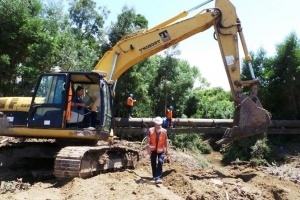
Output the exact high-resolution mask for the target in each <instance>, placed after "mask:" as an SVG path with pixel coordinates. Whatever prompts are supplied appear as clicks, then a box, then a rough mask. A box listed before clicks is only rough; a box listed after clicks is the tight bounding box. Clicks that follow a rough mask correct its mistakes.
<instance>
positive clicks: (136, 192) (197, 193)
mask: <svg viewBox="0 0 300 200" xmlns="http://www.w3.org/2000/svg"><path fill="white" fill-rule="evenodd" d="M221 159H222V155H221V154H219V153H218V152H213V153H212V154H208V155H197V156H195V155H193V154H191V153H189V152H182V151H179V150H176V149H171V150H170V157H169V161H170V162H168V163H165V164H164V167H163V169H164V173H163V183H162V184H159V185H156V184H155V183H154V181H153V180H152V178H151V177H152V176H151V168H150V162H149V156H148V155H147V153H146V152H145V151H142V152H141V160H140V161H139V162H138V164H137V166H136V168H135V169H134V170H124V171H121V172H120V171H119V172H113V173H103V174H99V175H97V176H94V177H92V178H88V179H81V178H74V179H71V180H58V179H50V180H43V181H34V182H31V183H30V184H29V183H24V181H23V180H21V179H18V180H11V181H3V180H6V179H7V176H8V174H10V173H18V172H17V171H13V172H11V171H10V172H9V171H6V172H7V173H3V171H2V173H1V174H0V180H1V190H0V192H1V193H0V199H7V200H20V199H28V200H67V199H68V200H77V199H78V200H83V199H88V200H92V199H110V200H120V199H126V200H129V199H151V200H153V199H158V200H164V199H167V200H169V199H170V200H176V199H187V200H194V199H195V200H196V199H211V200H215V199H226V200H229V199H230V200H231V199H253V200H254V199H255V200H256V199H262V200H271V199H276V200H280V199H283V200H284V199H286V200H296V199H300V159H299V156H292V157H290V159H289V162H287V163H285V164H284V165H281V166H278V164H276V163H273V164H271V165H270V166H269V167H264V168H263V167H253V166H252V167H251V165H250V164H249V163H248V162H242V161H237V162H235V163H234V164H232V165H230V166H223V165H222V164H221V162H220V161H221ZM0 168H1V167H0ZM19 178H22V177H19ZM8 186H10V188H9V187H8Z"/></svg>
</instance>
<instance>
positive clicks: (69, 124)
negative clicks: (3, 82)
mask: <svg viewBox="0 0 300 200" xmlns="http://www.w3.org/2000/svg"><path fill="white" fill-rule="evenodd" d="M77 86H82V87H83V88H84V95H83V96H82V98H83V100H84V102H85V104H86V107H85V108H84V109H85V110H86V112H84V113H82V112H79V111H77V110H79V108H78V109H76V107H75V108H74V106H73V107H72V98H73V96H74V95H75V89H76V87H77ZM88 117H89V118H90V119H89V122H90V123H89V124H83V121H84V118H88ZM92 117H93V119H92ZM27 122H28V127H29V128H52V129H53V128H55V129H60V130H61V129H64V130H66V129H70V130H71V129H83V128H89V127H90V128H93V129H95V130H98V132H101V133H108V134H109V133H110V131H111V125H112V96H111V91H110V87H109V85H108V83H107V81H106V80H105V79H104V77H103V76H101V75H100V74H99V73H97V72H69V71H68V72H59V73H45V74H42V75H41V76H40V78H39V80H38V82H37V85H36V88H35V90H34V93H33V97H32V102H31V106H30V109H29V115H28V121H27ZM92 122H94V123H92ZM91 125H93V127H92V126H91ZM85 126H86V127H85Z"/></svg>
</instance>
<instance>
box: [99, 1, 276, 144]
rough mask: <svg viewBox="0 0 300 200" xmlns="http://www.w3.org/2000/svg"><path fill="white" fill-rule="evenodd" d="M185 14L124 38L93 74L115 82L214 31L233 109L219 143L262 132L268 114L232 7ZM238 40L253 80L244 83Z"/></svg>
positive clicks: (217, 5) (220, 4) (218, 6)
mask: <svg viewBox="0 0 300 200" xmlns="http://www.w3.org/2000/svg"><path fill="white" fill-rule="evenodd" d="M188 13H189V12H187V11H185V12H182V13H180V14H178V15H177V16H175V17H173V18H171V19H169V20H167V21H165V22H163V23H161V24H159V25H157V26H155V27H154V28H151V29H149V30H146V31H140V32H137V33H135V34H131V35H127V36H124V37H123V39H121V40H120V41H119V42H118V43H117V44H116V45H115V46H113V47H112V49H111V50H109V51H107V52H106V53H105V54H104V56H103V57H102V59H101V60H100V61H99V62H98V63H97V65H96V66H95V70H102V71H105V72H106V73H107V77H109V79H112V80H116V79H118V78H119V77H120V76H121V75H122V74H123V73H124V72H125V71H126V70H127V69H129V68H130V67H132V66H133V65H134V64H136V63H138V62H140V61H142V60H144V59H145V58H148V57H149V56H151V55H154V54H156V53H157V52H160V51H162V50H164V49H166V48H168V47H170V46H172V45H175V44H177V43H179V42H181V41H183V40H185V39H187V38H189V37H191V36H193V35H195V34H198V33H200V32H202V31H205V30H207V29H209V28H210V27H214V29H215V39H216V40H217V41H218V44H219V48H220V53H221V56H222V59H223V64H224V67H225V71H226V74H227V78H228V82H229V85H230V88H231V93H232V97H233V100H234V104H235V106H236V111H235V112H234V127H233V128H232V129H228V130H227V131H226V134H225V135H224V137H225V138H223V139H222V140H221V141H219V143H224V142H229V141H232V140H234V139H238V138H242V137H247V136H250V135H254V134H260V133H263V132H265V131H266V129H267V128H268V126H269V125H270V114H269V112H268V111H266V110H265V109H263V107H262V105H261V103H260V101H259V99H258V97H257V89H258V80H257V79H256V78H255V76H254V75H253V69H252V66H251V56H250V54H249V52H248V49H247V46H246V42H245V38H244V35H243V32H242V27H241V22H240V20H239V18H238V16H237V13H236V9H235V7H234V5H232V3H231V2H230V1H229V0H216V2H215V8H210V9H205V10H203V11H201V12H200V13H198V14H196V15H195V16H193V17H190V18H184V17H186V16H187V15H188ZM182 18H184V19H182ZM180 19H181V20H180ZM239 39H240V43H241V44H242V48H243V51H244V56H245V59H246V62H247V63H248V64H249V66H250V71H251V72H252V73H251V74H252V79H251V80H247V81H241V70H240V56H239V46H238V42H239ZM246 86H248V87H250V95H249V96H245V95H244V94H243V93H242V88H243V87H246Z"/></svg>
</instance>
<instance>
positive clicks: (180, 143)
mask: <svg viewBox="0 0 300 200" xmlns="http://www.w3.org/2000/svg"><path fill="white" fill-rule="evenodd" d="M169 139H171V141H172V145H174V146H175V147H176V148H179V149H188V150H190V151H193V152H195V153H204V154H209V153H211V151H212V148H211V146H210V145H209V144H208V143H207V142H205V141H203V140H202V138H201V135H199V134H194V133H183V134H178V135H176V134H173V135H170V136H169Z"/></svg>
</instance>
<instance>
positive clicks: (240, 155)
mask: <svg viewBox="0 0 300 200" xmlns="http://www.w3.org/2000/svg"><path fill="white" fill-rule="evenodd" d="M267 142H268V140H267V139H266V138H263V139H260V136H252V137H247V138H243V139H240V140H238V141H234V142H231V143H229V144H225V145H222V147H221V150H220V152H221V153H222V154H223V159H222V162H223V163H224V164H229V163H230V162H232V161H235V160H237V159H239V160H243V161H250V160H251V161H252V162H255V163H256V164H261V163H265V162H266V159H267V158H268V156H269V154H270V148H269V146H268V143H267Z"/></svg>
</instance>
